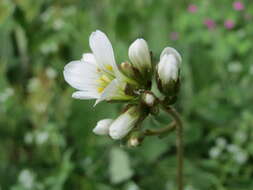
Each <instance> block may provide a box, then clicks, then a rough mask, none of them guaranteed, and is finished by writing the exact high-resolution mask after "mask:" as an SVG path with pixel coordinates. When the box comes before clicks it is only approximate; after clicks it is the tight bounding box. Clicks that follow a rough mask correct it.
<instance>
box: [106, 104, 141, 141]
mask: <svg viewBox="0 0 253 190" xmlns="http://www.w3.org/2000/svg"><path fill="white" fill-rule="evenodd" d="M140 115H141V112H140V110H139V109H138V108H137V106H132V107H130V108H129V109H128V110H127V111H126V112H124V113H123V114H121V115H120V116H119V117H118V118H117V119H115V121H114V122H113V123H112V124H111V126H110V130H109V134H110V136H111V137H112V138H113V139H115V140H118V139H122V138H124V137H125V136H126V135H127V134H128V133H129V132H130V131H131V130H132V129H133V128H134V127H135V125H136V123H137V122H138V120H139V117H140Z"/></svg>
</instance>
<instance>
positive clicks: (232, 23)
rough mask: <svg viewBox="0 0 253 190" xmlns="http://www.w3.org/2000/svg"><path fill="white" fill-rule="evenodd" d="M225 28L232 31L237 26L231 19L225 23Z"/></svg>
mask: <svg viewBox="0 0 253 190" xmlns="http://www.w3.org/2000/svg"><path fill="white" fill-rule="evenodd" d="M224 26H225V27H226V28H227V29H232V28H234V26H235V22H234V21H233V20H231V19H227V20H225V22H224Z"/></svg>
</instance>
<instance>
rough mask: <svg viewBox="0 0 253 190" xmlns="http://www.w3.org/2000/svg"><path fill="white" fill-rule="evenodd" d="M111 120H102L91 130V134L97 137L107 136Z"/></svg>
mask: <svg viewBox="0 0 253 190" xmlns="http://www.w3.org/2000/svg"><path fill="white" fill-rule="evenodd" d="M112 122H113V120H112V119H103V120H100V121H99V122H97V125H96V127H95V128H94V129H93V133H95V134H97V135H109V127H110V125H111V124H112Z"/></svg>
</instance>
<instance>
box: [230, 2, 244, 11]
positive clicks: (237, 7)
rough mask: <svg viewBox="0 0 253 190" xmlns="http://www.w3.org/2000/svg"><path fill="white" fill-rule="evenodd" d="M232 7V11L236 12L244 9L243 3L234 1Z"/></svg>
mask: <svg viewBox="0 0 253 190" xmlns="http://www.w3.org/2000/svg"><path fill="white" fill-rule="evenodd" d="M233 7H234V9H235V10H236V11H241V10H243V9H244V4H243V2H241V1H235V2H234V3H233Z"/></svg>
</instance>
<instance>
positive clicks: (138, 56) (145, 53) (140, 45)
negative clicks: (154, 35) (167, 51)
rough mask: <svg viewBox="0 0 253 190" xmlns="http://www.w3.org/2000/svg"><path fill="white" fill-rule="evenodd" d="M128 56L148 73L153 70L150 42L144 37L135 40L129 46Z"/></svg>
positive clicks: (142, 71)
mask: <svg viewBox="0 0 253 190" xmlns="http://www.w3.org/2000/svg"><path fill="white" fill-rule="evenodd" d="M128 56H129V59H130V61H131V62H132V64H133V66H134V67H135V68H137V69H138V70H139V72H140V73H142V74H144V75H146V74H147V72H151V56H150V51H149V48H148V44H147V42H146V41H145V40H144V39H137V40H135V41H134V42H133V43H132V44H131V45H130V47H129V50H128Z"/></svg>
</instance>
